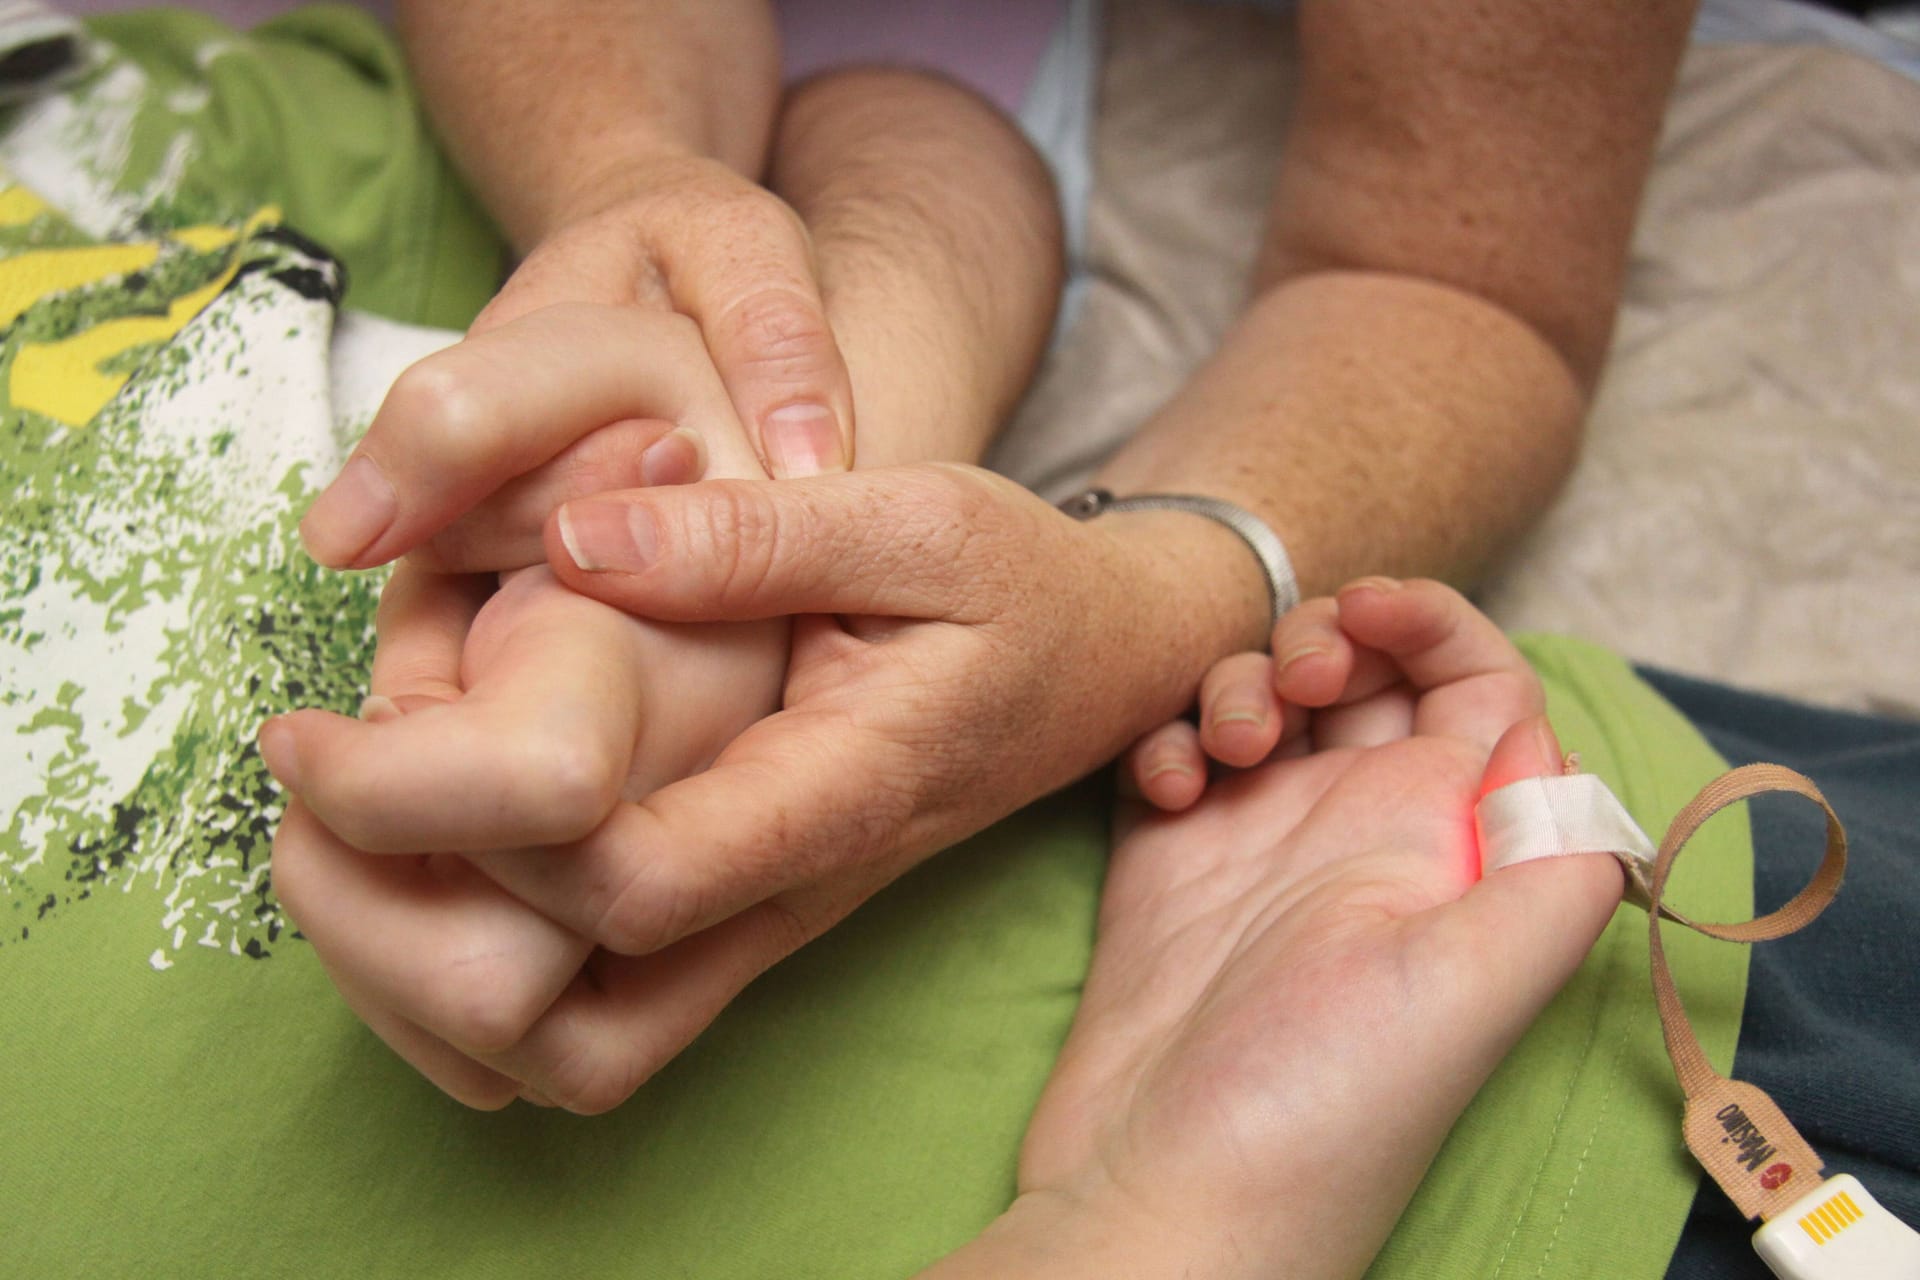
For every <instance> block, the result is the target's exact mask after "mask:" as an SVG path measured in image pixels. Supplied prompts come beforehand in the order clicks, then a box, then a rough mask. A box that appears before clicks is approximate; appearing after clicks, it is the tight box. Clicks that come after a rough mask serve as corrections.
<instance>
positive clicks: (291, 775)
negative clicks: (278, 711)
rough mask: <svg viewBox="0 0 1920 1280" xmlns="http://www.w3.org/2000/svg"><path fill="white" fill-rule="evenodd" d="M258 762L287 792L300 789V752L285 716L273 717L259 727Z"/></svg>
mask: <svg viewBox="0 0 1920 1280" xmlns="http://www.w3.org/2000/svg"><path fill="white" fill-rule="evenodd" d="M258 742H259V747H260V762H261V763H262V764H264V765H266V766H267V772H268V773H270V774H272V775H273V778H274V781H276V782H278V783H279V784H280V785H281V786H283V787H285V788H286V789H287V790H288V791H298V790H299V789H300V752H299V747H298V744H297V743H296V742H295V740H294V731H293V727H292V726H291V725H289V724H287V722H286V717H285V716H275V717H274V718H273V719H271V720H269V721H267V722H266V723H265V724H263V725H261V726H260V734H259V738H258Z"/></svg>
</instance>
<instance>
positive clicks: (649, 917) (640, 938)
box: [589, 858, 699, 956]
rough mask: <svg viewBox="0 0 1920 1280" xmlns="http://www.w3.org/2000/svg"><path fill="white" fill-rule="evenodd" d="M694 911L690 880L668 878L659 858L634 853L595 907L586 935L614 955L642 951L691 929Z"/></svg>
mask: <svg viewBox="0 0 1920 1280" xmlns="http://www.w3.org/2000/svg"><path fill="white" fill-rule="evenodd" d="M698 911H699V903H698V901H697V900H696V898H695V895H694V893H693V892H692V890H691V887H690V886H683V885H676V884H673V883H671V882H670V881H668V879H667V877H666V875H665V874H664V868H663V866H662V865H661V864H660V863H659V862H657V861H655V860H651V859H644V858H643V859H636V860H634V861H633V863H632V864H631V865H630V866H629V867H628V869H627V870H626V872H625V874H624V875H623V876H622V877H621V879H620V882H619V885H618V887H617V888H615V889H614V890H613V891H612V892H611V893H610V894H608V896H607V899H606V902H605V904H604V905H603V906H602V907H601V908H600V909H599V910H598V911H597V912H596V913H595V919H594V925H593V928H592V929H591V930H590V932H589V936H590V937H592V938H593V940H594V941H595V942H597V943H599V944H600V945H601V946H603V947H605V948H606V949H607V950H609V951H611V952H613V953H614V954H616V955H624V956H643V955H647V954H649V953H651V952H654V951H658V950H659V949H660V948H661V947H664V946H666V945H667V944H669V943H671V942H674V941H676V940H678V939H680V938H683V937H685V936H686V935H687V934H689V933H691V932H693V930H694V927H695V925H696V923H697V920H698Z"/></svg>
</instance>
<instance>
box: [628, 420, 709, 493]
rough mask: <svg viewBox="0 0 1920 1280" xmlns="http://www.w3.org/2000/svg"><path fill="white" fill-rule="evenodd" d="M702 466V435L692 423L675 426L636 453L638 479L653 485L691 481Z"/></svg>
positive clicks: (703, 470) (704, 458) (704, 463)
mask: <svg viewBox="0 0 1920 1280" xmlns="http://www.w3.org/2000/svg"><path fill="white" fill-rule="evenodd" d="M706 470H707V443H706V439H705V438H704V437H703V436H702V435H701V434H700V433H699V432H698V431H696V430H694V429H693V428H692V427H675V428H674V429H673V430H672V431H669V432H668V433H667V434H666V435H664V436H661V437H660V438H659V439H658V440H656V441H654V442H653V443H652V444H650V445H648V446H647V447H646V448H645V449H644V450H642V451H641V454H640V479H641V480H642V481H643V482H644V483H645V484H647V485H649V486H653V487H657V486H660V485H673V484H692V483H693V482H694V481H696V480H698V479H700V477H701V476H703V475H704V474H706Z"/></svg>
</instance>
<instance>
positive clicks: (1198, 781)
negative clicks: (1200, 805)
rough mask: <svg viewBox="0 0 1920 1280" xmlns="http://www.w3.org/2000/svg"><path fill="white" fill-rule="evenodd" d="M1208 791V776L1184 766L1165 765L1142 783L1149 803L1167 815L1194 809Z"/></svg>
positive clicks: (1155, 770) (1159, 767) (1141, 789)
mask: <svg viewBox="0 0 1920 1280" xmlns="http://www.w3.org/2000/svg"><path fill="white" fill-rule="evenodd" d="M1206 789H1207V780H1206V776H1205V775H1204V774H1203V773H1201V772H1200V771H1198V770H1196V769H1193V768H1191V767H1189V766H1187V765H1184V764H1173V763H1163V764H1161V765H1159V766H1158V767H1157V768H1155V769H1154V771H1153V772H1152V773H1150V774H1148V775H1147V776H1146V777H1145V778H1143V779H1141V781H1140V791H1141V794H1143V795H1144V796H1145V797H1146V799H1147V803H1149V804H1151V805H1152V806H1153V807H1154V808H1156V809H1161V810H1164V811H1165V812H1167V813H1179V812H1181V811H1182V810H1185V809H1190V808H1192V807H1193V805H1194V803H1195V802H1196V801H1197V800H1199V799H1200V795H1201V793H1202V792H1204V791H1205V790H1206Z"/></svg>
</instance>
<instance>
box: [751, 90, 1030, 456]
mask: <svg viewBox="0 0 1920 1280" xmlns="http://www.w3.org/2000/svg"><path fill="white" fill-rule="evenodd" d="M772 185H773V188H774V191H775V193H776V194H778V195H780V196H781V197H782V198H784V199H785V200H787V201H788V203H790V204H791V205H792V206H793V208H794V209H795V211H796V212H798V213H799V214H800V216H801V218H802V220H803V221H805V222H806V224H807V227H808V230H809V231H810V233H811V234H812V237H813V244H814V256H815V263H816V266H817V269H818V271H819V279H820V286H821V292H822V295H823V296H824V298H825V300H826V305H827V314H828V317H829V319H830V320H831V322H832V325H833V329H834V335H835V337H836V338H837V340H838V341H839V344H840V349H841V351H842V352H843V353H844V354H845V356H846V360H847V367H848V370H849V372H850V373H851V375H852V378H853V386H854V400H855V406H856V413H857V416H858V422H859V430H858V440H859V446H858V454H857V457H856V462H857V464H858V465H860V466H862V467H871V466H885V465H889V464H893V463H905V462H921V461H936V460H938V461H965V462H971V461H975V460H977V459H978V458H979V457H980V455H981V454H982V453H983V452H984V451H985V449H986V446H987V444H988V442H989V441H990V440H991V439H992V437H993V434H994V433H995V432H996V431H997V430H998V429H999V428H1000V426H1001V425H1002V424H1003V422H1004V421H1005V419H1006V417H1007V416H1008V414H1009V413H1011V411H1012V409H1013V406H1014V404H1015V403H1016V402H1017V401H1018V399H1019V397H1020V395H1021V394H1022V393H1023V392H1024V391H1025V389H1026V386H1027V383H1028V381H1029V380H1030V379H1031V378H1032V376H1033V371H1034V368H1035V366H1036V365H1037V364H1038V362H1039V359H1040V356H1041V354H1042V353H1043V351H1044V350H1045V347H1046V341H1047V336H1048V334H1049V332H1050V331H1051V327H1052V324H1053V316H1054V311H1055V308H1056V306H1057V303H1058V298H1059V293H1060V287H1061V281H1062V272H1063V268H1062V250H1061V243H1062V235H1061V229H1060V215H1059V210H1058V206H1057V202H1056V199H1055V196H1054V191H1053V185H1052V181H1051V179H1050V178H1049V176H1048V175H1047V172H1046V170H1045V167H1044V166H1043V164H1042V163H1041V161H1040V159H1039V157H1038V156H1037V155H1035V154H1034V152H1033V149H1032V148H1031V147H1030V146H1028V145H1027V143H1026V141H1025V139H1023V138H1022V137H1021V136H1020V134H1019V132H1018V130H1017V129H1016V128H1015V127H1014V126H1013V124H1012V123H1011V122H1010V121H1008V120H1006V119H1005V118H1004V117H1003V116H1001V115H1000V114H999V113H998V112H997V111H995V110H994V109H993V108H992V107H991V106H990V105H988V104H987V103H985V102H983V101H981V100H980V99H979V98H977V97H975V96H974V95H973V94H971V93H969V92H967V91H966V90H963V89H960V88H958V87H957V86H954V85H951V84H948V83H946V82H944V81H940V80H936V79H933V78H931V77H928V76H924V75H918V74H913V73H905V72H890V71H871V72H850V73H841V74H838V75H834V76H830V77H827V78H824V79H822V80H819V81H815V82H813V83H810V84H808V85H806V86H803V87H802V88H800V89H799V90H797V91H796V92H795V93H794V95H793V96H792V98H791V99H790V100H789V103H788V105H787V107H786V109H785V111H784V113H783V116H782V119H781V124H780V130H779V136H778V143H777V145H776V148H775V154H774V159H773V167H772Z"/></svg>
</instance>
